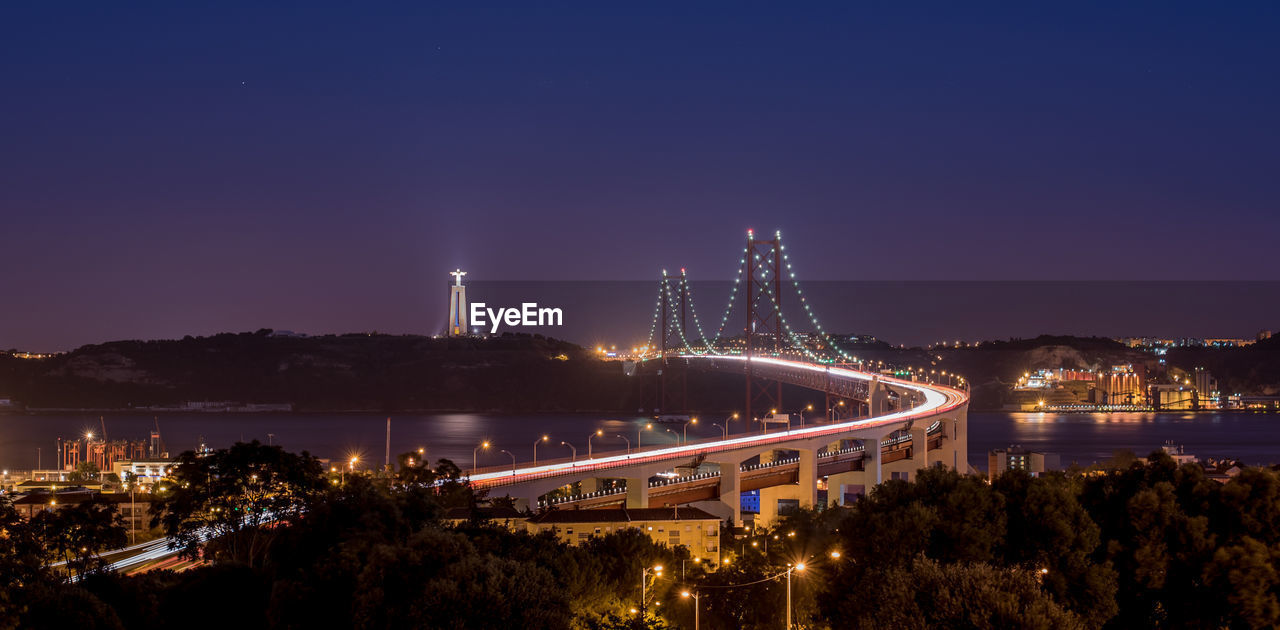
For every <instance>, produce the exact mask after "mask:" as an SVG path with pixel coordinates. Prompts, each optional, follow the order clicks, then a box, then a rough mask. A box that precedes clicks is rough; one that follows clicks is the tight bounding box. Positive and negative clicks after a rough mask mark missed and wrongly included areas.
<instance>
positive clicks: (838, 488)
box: [827, 470, 867, 506]
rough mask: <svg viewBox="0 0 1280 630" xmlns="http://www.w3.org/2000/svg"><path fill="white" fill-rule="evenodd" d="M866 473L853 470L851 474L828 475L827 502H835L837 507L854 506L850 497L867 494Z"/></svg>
mask: <svg viewBox="0 0 1280 630" xmlns="http://www.w3.org/2000/svg"><path fill="white" fill-rule="evenodd" d="M866 475H867V473H866V471H862V470H851V471H849V472H842V473H836V474H834V475H827V502H828V503H829V502H831V501H835V504H836V505H841V506H844V505H852V504H853V501H850V500H848V499H847V498H846V497H848V496H849V495H858V494H865V493H866V492H867V484H866Z"/></svg>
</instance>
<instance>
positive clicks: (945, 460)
mask: <svg viewBox="0 0 1280 630" xmlns="http://www.w3.org/2000/svg"><path fill="white" fill-rule="evenodd" d="M952 413H953V415H952V416H950V417H946V418H941V419H940V420H939V421H940V422H941V423H942V445H941V448H939V449H937V450H935V451H933V452H932V453H930V454H929V463H930V464H942V465H943V466H946V467H948V468H953V469H955V470H957V471H959V472H960V473H961V474H964V473H968V472H969V430H968V429H969V426H968V425H969V422H968V420H969V412H968V410H967V409H957V410H955V411H954V412H952Z"/></svg>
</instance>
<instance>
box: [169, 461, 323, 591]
mask: <svg viewBox="0 0 1280 630" xmlns="http://www.w3.org/2000/svg"><path fill="white" fill-rule="evenodd" d="M170 475H171V476H170V479H169V480H167V481H162V482H160V483H159V484H157V487H156V497H157V498H158V499H159V500H158V501H156V503H155V504H154V506H155V507H156V508H157V510H158V513H157V515H156V516H155V517H154V518H153V523H152V525H153V526H154V525H155V524H157V523H159V524H163V526H164V529H165V533H166V534H167V535H168V536H170V537H171V538H172V539H173V540H174V541H175V542H174V543H173V544H174V545H175V546H176V547H177V548H179V549H181V550H182V553H183V555H184V556H186V557H189V558H195V557H197V555H198V554H199V547H200V544H201V542H202V541H203V540H205V539H206V538H208V539H211V540H213V539H216V540H217V542H216V543H215V544H212V545H211V549H210V551H211V552H212V553H213V554H214V555H215V556H217V555H219V554H225V557H227V558H235V559H238V560H239V561H241V562H244V563H246V564H248V565H249V566H251V567H256V566H260V565H261V563H262V561H263V560H264V559H265V558H266V555H267V552H268V551H269V549H270V546H271V544H272V542H273V541H274V540H275V538H276V536H277V533H278V531H279V529H280V528H278V527H274V526H272V524H273V523H275V522H279V521H284V522H290V521H296V519H297V518H298V517H299V516H300V515H301V514H302V513H303V511H304V508H305V507H306V506H307V504H308V503H309V502H310V501H311V500H312V499H313V498H315V497H316V496H317V495H318V494H319V493H320V492H321V491H322V489H324V488H325V487H326V486H327V483H326V480H325V477H324V475H323V473H322V472H321V468H320V463H319V461H317V460H316V459H315V458H314V457H312V456H311V455H309V454H308V453H306V452H305V451H304V452H303V453H302V454H301V455H295V454H293V453H288V452H285V451H284V449H282V448H280V447H279V446H267V445H264V444H262V443H260V442H258V441H257V440H254V441H253V442H250V443H248V444H246V443H243V442H237V443H236V444H235V445H233V446H232V447H231V448H229V449H219V450H216V451H214V452H212V453H206V454H197V453H195V452H194V451H186V452H184V453H182V454H181V455H179V456H178V458H177V460H175V463H174V466H173V468H172V470H171V473H170Z"/></svg>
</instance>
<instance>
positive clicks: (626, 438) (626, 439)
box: [618, 433, 631, 455]
mask: <svg viewBox="0 0 1280 630" xmlns="http://www.w3.org/2000/svg"><path fill="white" fill-rule="evenodd" d="M618 437H620V438H622V439H623V440H624V441H625V442H626V443H627V454H628V455H630V454H631V439H630V438H628V437H627V436H625V435H623V434H621V433H619V434H618Z"/></svg>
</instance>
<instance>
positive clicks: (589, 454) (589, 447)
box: [587, 429, 604, 459]
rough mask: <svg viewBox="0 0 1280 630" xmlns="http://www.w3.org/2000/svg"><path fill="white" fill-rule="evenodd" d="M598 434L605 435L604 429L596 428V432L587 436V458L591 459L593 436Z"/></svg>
mask: <svg viewBox="0 0 1280 630" xmlns="http://www.w3.org/2000/svg"><path fill="white" fill-rule="evenodd" d="M598 435H604V431H603V430H601V429H596V432H595V433H592V434H591V435H588V436H587V459H591V438H593V437H596V436H598Z"/></svg>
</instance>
